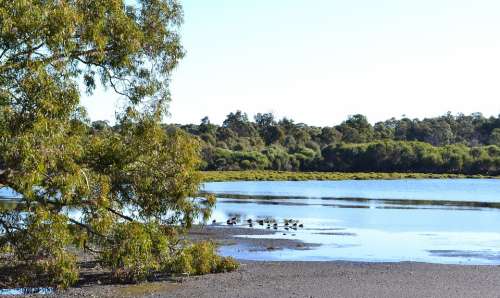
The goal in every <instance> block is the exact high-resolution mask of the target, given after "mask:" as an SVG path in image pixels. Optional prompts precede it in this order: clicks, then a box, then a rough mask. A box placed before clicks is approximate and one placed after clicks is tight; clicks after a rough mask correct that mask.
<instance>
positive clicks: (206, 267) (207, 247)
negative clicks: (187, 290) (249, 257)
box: [172, 241, 239, 275]
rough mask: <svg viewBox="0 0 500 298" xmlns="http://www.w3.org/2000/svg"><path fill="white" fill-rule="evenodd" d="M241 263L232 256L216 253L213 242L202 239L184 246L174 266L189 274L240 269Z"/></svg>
mask: <svg viewBox="0 0 500 298" xmlns="http://www.w3.org/2000/svg"><path fill="white" fill-rule="evenodd" d="M238 267H239V264H238V263H237V262H236V261H235V260H234V259H233V258H231V257H220V256H218V255H217V254H216V247H215V244H214V243H213V242H210V241H202V242H198V243H194V244H191V245H189V246H187V247H185V248H184V250H182V251H181V252H180V254H179V255H178V256H177V257H176V259H174V261H173V265H172V268H174V270H175V271H176V272H180V273H184V274H188V275H201V274H207V273H215V272H227V271H233V270H236V269H238Z"/></svg>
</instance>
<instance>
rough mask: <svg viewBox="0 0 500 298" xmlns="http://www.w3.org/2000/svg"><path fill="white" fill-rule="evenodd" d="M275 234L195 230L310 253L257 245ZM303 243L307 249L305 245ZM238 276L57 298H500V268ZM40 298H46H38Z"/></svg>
mask: <svg viewBox="0 0 500 298" xmlns="http://www.w3.org/2000/svg"><path fill="white" fill-rule="evenodd" d="M271 233H273V231H267V230H260V229H250V228H243V227H225V226H221V225H214V226H210V225H208V226H195V227H193V229H192V231H191V232H190V234H189V239H191V240H193V241H199V240H207V239H210V240H213V241H215V242H216V243H217V244H219V245H245V246H246V248H247V249H248V248H250V249H256V250H268V249H269V247H272V249H276V250H279V249H310V248H312V247H314V245H315V244H314V243H304V242H301V241H298V240H283V239H281V240H279V239H255V238H242V237H234V236H235V235H262V234H271ZM297 245H299V246H297ZM238 261H239V262H240V264H241V266H240V268H239V269H238V270H236V271H234V272H230V273H218V274H208V275H202V276H189V277H187V276H180V277H166V278H160V279H158V280H156V281H151V282H146V283H142V284H130V285H127V284H125V285H124V284H116V283H106V282H104V283H103V284H101V283H100V282H99V279H94V280H92V281H89V282H87V283H85V284H81V285H79V286H78V287H74V288H70V289H68V290H66V291H63V292H55V293H52V294H50V295H49V297H366V296H367V293H369V295H368V296H370V297H424V296H425V297H497V296H498V293H499V292H500V283H498V279H499V278H500V266H498V265H449V264H432V263H420V262H394V263H393V262H356V261H339V260H336V261H249V260H238ZM32 297H39V296H37V295H33V296H32Z"/></svg>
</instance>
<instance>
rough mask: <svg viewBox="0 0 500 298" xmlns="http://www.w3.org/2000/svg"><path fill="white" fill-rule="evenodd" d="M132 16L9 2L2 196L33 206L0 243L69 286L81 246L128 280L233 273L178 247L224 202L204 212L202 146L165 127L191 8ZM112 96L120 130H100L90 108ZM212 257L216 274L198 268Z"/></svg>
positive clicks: (1, 52) (0, 73)
mask: <svg viewBox="0 0 500 298" xmlns="http://www.w3.org/2000/svg"><path fill="white" fill-rule="evenodd" d="M127 3H128V2H126V1H123V0H93V1H88V0H72V1H59V0H48V1H38V0H23V1H10V0H0V187H8V188H11V189H13V190H14V191H16V192H17V193H19V194H20V196H21V201H20V202H19V203H18V204H17V206H16V207H15V208H14V209H8V210H2V212H1V214H0V228H1V233H2V236H1V242H0V244H1V246H2V248H3V249H8V250H9V251H11V252H12V255H13V259H14V260H13V261H15V262H17V263H20V264H24V265H25V267H26V268H28V269H29V270H31V271H30V272H31V273H32V274H35V273H36V274H38V273H40V272H42V273H44V274H47V275H48V276H49V279H50V281H51V282H52V283H53V284H56V285H59V286H68V285H70V284H72V283H74V282H75V281H76V280H77V275H78V270H77V265H76V255H75V253H73V250H72V249H71V247H72V246H76V247H79V248H83V249H85V250H86V251H88V252H92V253H94V254H95V255H96V258H97V259H98V260H100V261H101V263H102V264H104V265H106V266H108V267H109V268H111V269H112V271H113V272H114V273H115V275H116V276H117V277H120V278H124V279H128V280H139V279H143V278H146V277H147V276H148V275H150V274H151V273H152V272H155V271H172V272H175V271H180V272H196V273H204V272H210V271H214V270H216V269H218V268H219V267H218V266H219V264H221V262H222V259H220V258H218V257H217V256H215V254H214V253H213V247H210V246H207V245H205V246H195V247H192V246H190V245H188V244H185V245H182V243H181V242H179V241H178V240H176V237H175V235H176V234H177V233H178V232H179V231H180V230H181V229H183V228H185V227H189V225H190V224H191V223H192V222H193V220H194V219H195V218H197V216H201V215H204V216H205V217H206V216H208V214H209V212H210V208H211V206H213V203H214V200H213V199H212V198H208V199H204V200H201V199H194V197H196V195H197V191H198V185H199V176H198V174H197V167H198V165H199V162H200V160H199V143H198V141H196V140H195V139H193V138H192V137H190V136H189V135H188V134H186V133H183V132H181V131H178V130H172V131H166V130H165V129H163V126H162V125H161V120H162V117H163V116H164V115H165V113H166V109H167V106H168V102H169V100H170V94H169V88H168V87H169V78H170V74H171V71H172V70H173V68H174V67H175V66H176V65H177V63H178V61H179V59H180V58H182V56H183V53H184V52H183V49H182V46H181V44H180V38H179V33H178V28H179V25H180V24H181V21H182V10H181V6H180V4H179V3H178V2H177V1H176V0H139V1H135V2H133V4H130V5H129V4H127ZM99 85H102V86H103V87H104V88H108V89H111V90H112V91H114V92H116V93H117V94H119V95H120V96H121V97H122V99H123V102H124V107H123V109H122V110H119V111H117V124H116V126H114V127H113V128H111V127H109V125H107V123H105V122H101V123H94V125H93V126H91V124H90V121H89V119H88V118H87V116H86V113H85V109H84V108H83V107H82V106H81V105H80V95H81V94H80V90H81V89H84V91H85V92H87V93H88V94H92V93H93V92H94V90H95V89H96V88H97V87H98V86H99ZM100 100H104V99H100ZM203 245H204V244H203ZM200 249H201V250H204V251H205V252H206V253H205V256H207V254H209V255H210V256H212V257H211V258H208V259H207V260H206V261H205V262H214V263H210V264H208V263H207V264H208V265H207V264H202V265H203V266H202V267H203V268H194V267H196V266H195V265H193V264H194V263H193V260H192V259H193V256H191V255H190V253H194V252H200ZM196 264H198V265H200V264H201V263H199V262H198V263H196ZM205 265H206V266H205ZM190 266H191V267H190ZM200 266H201V265H200ZM198 267H199V266H198ZM219 269H220V268H219ZM26 276H29V277H30V278H31V279H32V280H34V278H33V276H31V275H29V274H28V275H25V277H26Z"/></svg>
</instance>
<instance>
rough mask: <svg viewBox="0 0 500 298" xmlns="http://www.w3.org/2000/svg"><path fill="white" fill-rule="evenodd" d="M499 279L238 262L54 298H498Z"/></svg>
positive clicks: (421, 267)
mask: <svg viewBox="0 0 500 298" xmlns="http://www.w3.org/2000/svg"><path fill="white" fill-rule="evenodd" d="M499 280H500V267H499V266H461V265H438V264H425V263H408V262H406V263H356V262H248V261H243V262H242V266H241V268H240V269H239V270H237V271H236V272H231V273H223V274H210V275H205V276H195V277H185V278H180V279H178V280H176V281H163V282H154V283H145V284H141V285H130V286H127V285H113V286H112V285H103V286H89V287H82V288H73V289H70V290H69V291H67V292H64V293H59V294H57V295H54V297H499V293H500V283H499Z"/></svg>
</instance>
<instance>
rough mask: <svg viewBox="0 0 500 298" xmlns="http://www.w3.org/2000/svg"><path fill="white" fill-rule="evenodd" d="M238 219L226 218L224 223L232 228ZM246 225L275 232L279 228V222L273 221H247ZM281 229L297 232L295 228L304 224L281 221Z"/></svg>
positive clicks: (286, 220) (290, 220) (289, 220)
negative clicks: (257, 226)
mask: <svg viewBox="0 0 500 298" xmlns="http://www.w3.org/2000/svg"><path fill="white" fill-rule="evenodd" d="M238 221H239V219H238V218H237V217H231V218H228V219H227V221H226V224H227V225H230V226H233V225H236V224H238ZM212 223H213V224H215V223H216V221H215V220H214V221H212ZM246 223H247V224H248V226H249V227H253V226H254V225H259V226H262V227H264V226H266V228H267V229H271V228H273V229H275V230H277V229H278V227H280V225H279V222H278V221H277V220H275V219H255V220H253V219H251V218H249V219H247V220H246ZM281 227H284V228H285V230H289V229H292V230H297V228H303V227H304V224H302V223H300V222H299V221H298V220H294V219H283V225H282V226H281Z"/></svg>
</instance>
